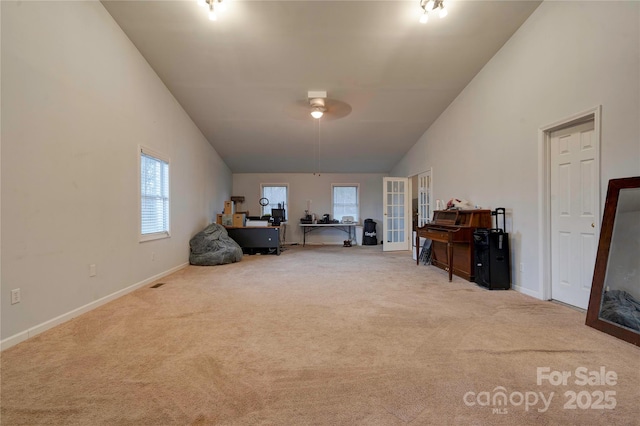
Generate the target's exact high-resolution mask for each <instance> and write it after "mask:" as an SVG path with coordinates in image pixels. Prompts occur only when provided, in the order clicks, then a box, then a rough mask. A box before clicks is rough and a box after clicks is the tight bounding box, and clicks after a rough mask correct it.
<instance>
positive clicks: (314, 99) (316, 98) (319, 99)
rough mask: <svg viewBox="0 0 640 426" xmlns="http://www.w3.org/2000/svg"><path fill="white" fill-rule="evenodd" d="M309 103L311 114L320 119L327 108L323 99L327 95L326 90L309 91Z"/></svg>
mask: <svg viewBox="0 0 640 426" xmlns="http://www.w3.org/2000/svg"><path fill="white" fill-rule="evenodd" d="M307 97H308V98H309V105H311V116H312V117H313V118H315V119H320V118H322V116H323V115H324V112H325V111H326V110H327V108H326V107H325V106H324V100H325V98H326V97H327V92H326V91H320V90H318V91H309V92H308V93H307Z"/></svg>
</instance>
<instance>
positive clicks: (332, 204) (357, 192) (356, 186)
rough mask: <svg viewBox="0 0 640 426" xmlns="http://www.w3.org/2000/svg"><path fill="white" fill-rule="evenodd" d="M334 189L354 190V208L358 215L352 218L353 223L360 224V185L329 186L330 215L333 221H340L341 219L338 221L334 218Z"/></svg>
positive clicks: (342, 184) (339, 184)
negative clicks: (355, 207)
mask: <svg viewBox="0 0 640 426" xmlns="http://www.w3.org/2000/svg"><path fill="white" fill-rule="evenodd" d="M335 188H356V203H357V204H356V206H357V210H358V213H357V215H356V217H355V218H354V222H355V223H360V222H361V220H360V219H361V213H360V184H359V183H332V184H331V214H332V216H333V219H337V220H340V221H342V217H340V218H339V219H338V218H337V217H336V208H335V207H336V203H335V197H334V196H335Z"/></svg>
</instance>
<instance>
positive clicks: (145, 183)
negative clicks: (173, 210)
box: [140, 147, 169, 241]
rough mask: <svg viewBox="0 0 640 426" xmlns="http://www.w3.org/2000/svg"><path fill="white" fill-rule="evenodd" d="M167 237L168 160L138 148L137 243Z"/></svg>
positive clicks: (145, 149)
mask: <svg viewBox="0 0 640 426" xmlns="http://www.w3.org/2000/svg"><path fill="white" fill-rule="evenodd" d="M168 236H169V159H168V158H164V157H163V156H161V155H159V154H157V153H155V152H153V151H151V150H149V149H147V148H142V147H141V148H140V240H141V241H147V240H153V239H157V238H166V237H168Z"/></svg>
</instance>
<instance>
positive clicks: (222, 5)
mask: <svg viewBox="0 0 640 426" xmlns="http://www.w3.org/2000/svg"><path fill="white" fill-rule="evenodd" d="M196 2H197V3H198V6H202V7H204V8H206V9H207V10H208V11H209V20H210V21H217V20H218V13H220V12H224V11H225V10H227V6H228V4H229V0H196Z"/></svg>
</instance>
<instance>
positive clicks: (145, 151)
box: [137, 145, 171, 243]
mask: <svg viewBox="0 0 640 426" xmlns="http://www.w3.org/2000/svg"><path fill="white" fill-rule="evenodd" d="M143 155H145V156H147V157H151V158H153V159H155V160H158V161H162V162H164V163H166V164H167V173H168V175H169V178H168V179H167V180H168V183H167V186H168V187H167V197H166V198H167V220H166V222H167V226H166V230H163V231H160V232H152V233H149V234H143V233H142V196H143V194H142V156H143ZM137 159H138V215H137V216H138V242H140V243H142V242H146V241H154V240H160V239H163V238H170V237H171V158H170V157H169V156H167V155H164V154H162V153H159V152H158V151H155V150H153V149H151V148H148V147H146V146H143V145H138V156H137Z"/></svg>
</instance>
